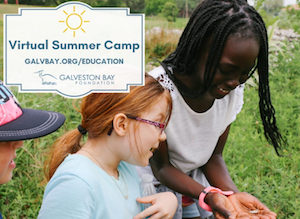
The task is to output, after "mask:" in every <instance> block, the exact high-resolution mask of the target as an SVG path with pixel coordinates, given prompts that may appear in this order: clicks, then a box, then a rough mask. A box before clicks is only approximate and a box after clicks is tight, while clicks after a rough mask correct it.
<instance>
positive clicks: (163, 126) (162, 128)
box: [107, 115, 166, 135]
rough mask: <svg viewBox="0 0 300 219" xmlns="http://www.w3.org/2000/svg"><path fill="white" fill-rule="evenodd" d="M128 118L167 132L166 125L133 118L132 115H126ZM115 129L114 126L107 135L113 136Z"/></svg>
mask: <svg viewBox="0 0 300 219" xmlns="http://www.w3.org/2000/svg"><path fill="white" fill-rule="evenodd" d="M126 116H127V118H128V119H134V120H137V121H140V122H144V123H147V124H149V125H154V126H156V127H157V128H159V129H160V130H161V133H162V132H163V131H164V130H165V127H166V124H165V123H160V122H154V121H151V120H148V119H142V118H140V117H136V116H132V115H126ZM113 129H114V127H113V126H112V127H111V129H110V130H109V131H108V133H107V134H108V135H111V133H112V130H113Z"/></svg>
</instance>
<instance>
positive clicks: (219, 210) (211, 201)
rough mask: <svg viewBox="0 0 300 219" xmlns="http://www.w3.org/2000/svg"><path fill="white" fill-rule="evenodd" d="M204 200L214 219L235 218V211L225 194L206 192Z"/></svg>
mask: <svg viewBox="0 0 300 219" xmlns="http://www.w3.org/2000/svg"><path fill="white" fill-rule="evenodd" d="M205 202H206V203H207V204H208V205H209V206H210V207H211V209H212V211H213V213H214V215H215V218H216V219H225V218H229V219H235V218H236V211H235V209H234V207H233V205H232V203H231V202H230V200H229V199H228V198H227V197H226V196H224V195H222V194H219V193H208V194H207V195H206V197H205Z"/></svg>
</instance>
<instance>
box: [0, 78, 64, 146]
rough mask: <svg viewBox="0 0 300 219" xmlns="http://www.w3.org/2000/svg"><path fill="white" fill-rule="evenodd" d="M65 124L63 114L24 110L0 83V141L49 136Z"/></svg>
mask: <svg viewBox="0 0 300 219" xmlns="http://www.w3.org/2000/svg"><path fill="white" fill-rule="evenodd" d="M64 122H65V116H64V115H63V114H61V113H57V112H51V111H44V110H34V109H23V108H21V107H20V106H19V104H18V103H17V101H16V98H15V97H14V95H13V94H12V92H11V91H10V90H9V89H8V88H7V87H5V86H4V85H3V83H2V81H0V141H19V140H26V139H33V138H38V137H42V136H45V135H48V134H50V133H52V132H54V131H56V130H57V129H58V128H59V127H61V126H62V125H63V124H64Z"/></svg>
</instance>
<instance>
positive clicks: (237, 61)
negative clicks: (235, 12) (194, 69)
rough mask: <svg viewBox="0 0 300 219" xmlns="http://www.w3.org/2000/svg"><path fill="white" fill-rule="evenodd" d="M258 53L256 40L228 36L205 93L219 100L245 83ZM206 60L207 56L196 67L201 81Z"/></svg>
mask: <svg viewBox="0 0 300 219" xmlns="http://www.w3.org/2000/svg"><path fill="white" fill-rule="evenodd" d="M258 53H259V44H258V42H257V40H256V39H253V38H247V39H243V38H241V37H238V36H230V37H229V38H228V39H227V42H226V43H225V46H224V50H223V53H222V56H221V58H220V62H219V65H218V66H217V69H216V73H215V77H214V79H213V82H212V85H211V86H210V88H209V89H208V91H207V93H208V94H209V95H210V96H211V97H213V98H214V99H220V98H223V97H224V96H226V95H227V94H229V92H230V91H231V90H233V89H235V88H236V87H237V86H238V85H240V84H241V83H243V82H245V80H247V79H248V78H247V75H248V73H249V71H251V69H252V68H253V67H254V66H255V61H256V59H257V56H258ZM206 59H207V54H206V57H204V58H203V59H202V60H201V61H200V62H199V67H198V73H197V75H199V76H200V78H201V79H202V81H203V78H204V68H205V63H206Z"/></svg>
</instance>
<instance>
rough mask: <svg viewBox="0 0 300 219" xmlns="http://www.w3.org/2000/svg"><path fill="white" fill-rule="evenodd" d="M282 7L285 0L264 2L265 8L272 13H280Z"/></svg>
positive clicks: (266, 0)
mask: <svg viewBox="0 0 300 219" xmlns="http://www.w3.org/2000/svg"><path fill="white" fill-rule="evenodd" d="M282 7H283V0H265V1H264V3H263V8H264V9H265V10H266V11H267V12H269V13H272V14H278V13H279V11H280V9H281V8H282Z"/></svg>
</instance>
